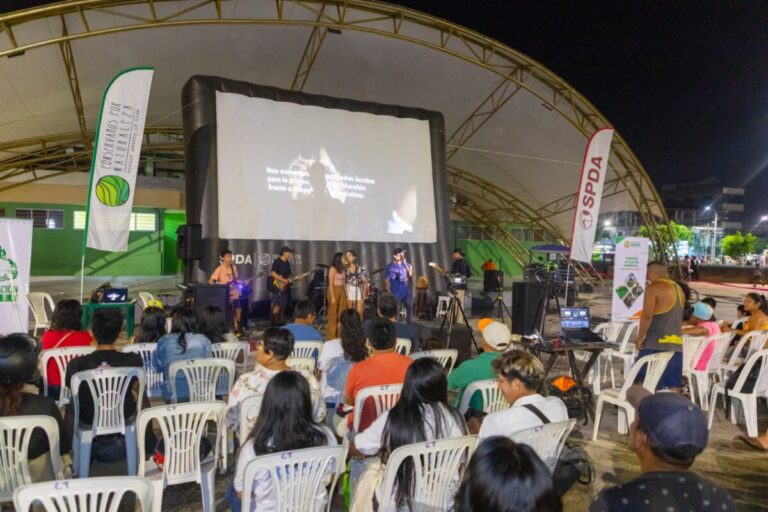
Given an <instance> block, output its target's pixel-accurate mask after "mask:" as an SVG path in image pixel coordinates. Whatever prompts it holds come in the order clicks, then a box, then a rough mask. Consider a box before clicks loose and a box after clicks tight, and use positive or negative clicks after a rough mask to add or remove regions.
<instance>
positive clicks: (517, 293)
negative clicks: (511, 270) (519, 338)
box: [512, 282, 547, 336]
mask: <svg viewBox="0 0 768 512" xmlns="http://www.w3.org/2000/svg"><path fill="white" fill-rule="evenodd" d="M546 295H547V286H546V285H544V284H542V283H525V282H523V283H512V333H513V334H521V335H523V336H526V335H528V334H531V333H533V331H534V329H538V328H539V326H540V325H541V316H542V315H543V314H544V305H543V301H544V300H545V299H546Z"/></svg>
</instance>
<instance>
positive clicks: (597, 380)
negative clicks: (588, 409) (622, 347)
mask: <svg viewBox="0 0 768 512" xmlns="http://www.w3.org/2000/svg"><path fill="white" fill-rule="evenodd" d="M622 327H624V323H623V322H602V323H599V324H597V325H596V326H595V327H594V328H593V329H592V332H594V333H595V334H598V335H600V336H602V337H603V339H605V341H610V342H613V343H618V338H619V334H620V332H621V329H622ZM612 351H613V349H610V348H609V349H606V350H603V351H602V352H600V355H599V356H598V358H597V360H596V361H595V364H594V365H593V366H592V368H590V370H589V375H588V376H587V382H591V383H592V392H593V393H594V394H595V395H596V394H598V393H600V388H601V385H602V370H601V369H602V368H603V360H605V361H606V364H610V361H609V360H610V353H611V352H612ZM574 356H575V357H576V359H579V360H581V361H587V360H589V358H590V357H591V356H592V354H591V353H589V352H583V351H575V352H574ZM606 372H607V370H606Z"/></svg>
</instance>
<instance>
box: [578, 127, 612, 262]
mask: <svg viewBox="0 0 768 512" xmlns="http://www.w3.org/2000/svg"><path fill="white" fill-rule="evenodd" d="M613 131H614V130H613V128H603V129H601V130H598V131H596V132H595V133H594V134H593V135H592V138H591V139H589V144H587V150H586V151H585V153H584V163H583V164H582V166H581V181H580V182H579V194H578V196H576V209H575V210H574V213H573V229H572V231H571V259H572V260H576V261H583V262H585V263H590V262H591V261H592V248H593V247H594V245H595V230H596V229H597V215H598V214H599V213H600V199H601V198H602V196H603V183H604V182H605V173H606V171H607V170H608V157H609V154H610V151H611V140H612V139H613Z"/></svg>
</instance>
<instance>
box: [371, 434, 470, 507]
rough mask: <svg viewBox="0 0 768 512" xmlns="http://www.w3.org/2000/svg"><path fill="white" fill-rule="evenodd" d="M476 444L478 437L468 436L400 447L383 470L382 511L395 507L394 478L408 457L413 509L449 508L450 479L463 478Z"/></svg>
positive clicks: (450, 503) (450, 499)
mask: <svg viewBox="0 0 768 512" xmlns="http://www.w3.org/2000/svg"><path fill="white" fill-rule="evenodd" d="M476 446H477V436H465V437H455V438H451V439H440V440H437V441H429V442H426V443H415V444H408V445H405V446H401V447H400V448H397V449H396V450H394V451H393V452H392V453H391V454H390V455H389V460H388V461H387V466H386V468H385V469H384V478H383V483H382V488H381V489H382V492H381V502H380V503H379V510H394V508H395V507H394V506H393V505H394V504H392V503H390V501H391V500H392V498H393V497H394V492H393V491H394V489H395V478H396V477H397V470H398V469H399V468H400V466H401V465H402V464H403V462H404V461H405V460H406V459H411V460H412V461H413V476H414V485H413V489H414V494H413V496H411V500H412V503H413V510H450V509H451V505H452V504H453V503H452V502H453V498H454V497H453V496H452V494H451V482H452V481H456V480H458V479H460V478H461V475H462V474H463V472H464V468H465V467H466V463H467V461H469V459H470V457H472V453H473V452H474V451H475V447H476Z"/></svg>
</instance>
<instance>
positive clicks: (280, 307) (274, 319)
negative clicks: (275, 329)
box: [269, 245, 293, 326]
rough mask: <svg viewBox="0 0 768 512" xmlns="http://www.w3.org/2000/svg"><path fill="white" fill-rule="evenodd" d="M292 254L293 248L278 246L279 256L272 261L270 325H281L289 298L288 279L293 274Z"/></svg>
mask: <svg viewBox="0 0 768 512" xmlns="http://www.w3.org/2000/svg"><path fill="white" fill-rule="evenodd" d="M291 256H293V249H291V248H290V247H288V246H287V245H286V246H283V247H281V248H280V256H279V257H278V258H275V261H273V262H272V268H271V270H270V276H271V277H272V283H273V285H272V287H271V291H272V304H271V305H270V315H269V317H270V325H272V326H278V325H282V324H283V323H284V322H283V314H284V313H285V308H286V307H287V306H288V302H290V300H291V287H290V283H291V281H290V279H291V276H293V272H292V271H291V262H290V258H291Z"/></svg>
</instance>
